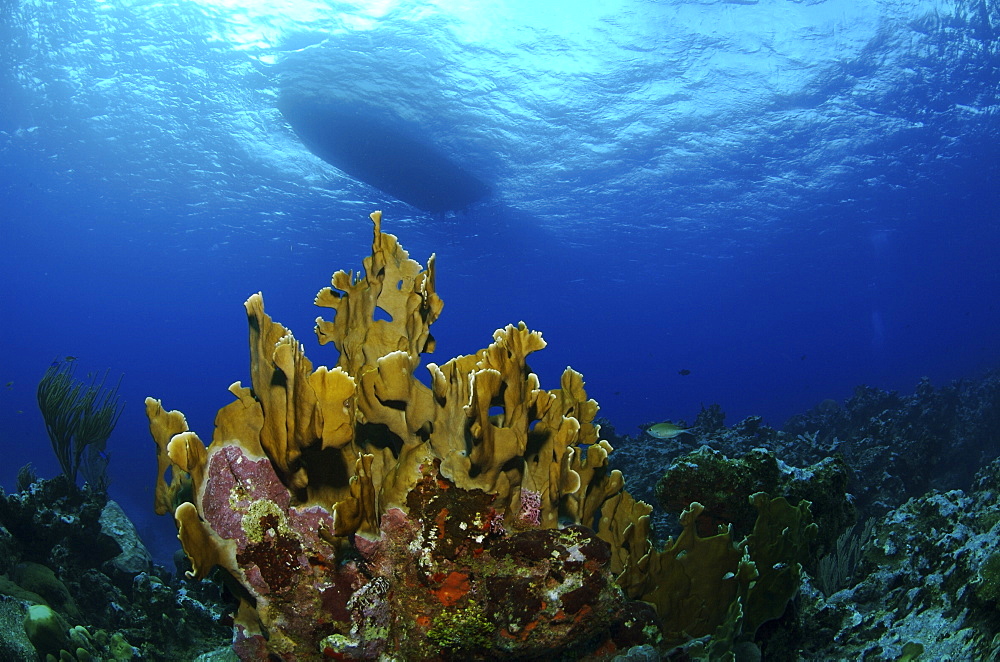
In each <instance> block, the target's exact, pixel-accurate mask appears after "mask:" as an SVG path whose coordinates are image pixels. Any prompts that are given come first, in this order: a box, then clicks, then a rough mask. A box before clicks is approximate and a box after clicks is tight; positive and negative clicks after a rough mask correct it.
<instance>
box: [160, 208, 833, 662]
mask: <svg viewBox="0 0 1000 662" xmlns="http://www.w3.org/2000/svg"><path fill="white" fill-rule="evenodd" d="M372 220H373V221H374V224H375V225H374V240H373V243H372V253H371V255H370V256H369V257H368V258H366V259H365V261H364V270H363V272H361V273H359V274H354V273H347V272H343V271H338V272H337V273H335V274H334V275H333V278H332V284H333V287H330V288H325V289H323V290H321V291H320V293H319V294H318V295H317V297H316V304H317V305H319V306H322V307H326V308H330V309H333V310H334V318H333V320H331V321H327V320H323V319H322V318H321V319H318V320H317V326H316V333H317V336H318V338H319V341H320V343H321V344H326V343H332V344H333V345H334V346H335V347H336V349H337V350H338V358H337V362H336V365H334V366H333V367H326V366H320V367H318V368H315V369H314V368H313V364H312V363H311V362H310V361H309V360H308V359H307V358H306V356H305V354H304V350H303V347H302V345H301V344H300V343H299V342H298V341H296V340H295V338H294V337H293V336H292V334H291V333H290V332H289V331H288V330H287V329H285V328H284V327H283V326H281V325H279V324H277V323H276V322H274V321H273V320H272V319H271V318H270V317H269V316H268V315H267V314H266V313H265V312H264V305H263V297H262V295H260V294H255V295H253V296H251V297H250V299H248V300H247V302H246V304H245V308H246V311H247V316H248V322H249V328H250V356H251V360H250V374H251V387H250V388H248V387H245V386H243V385H242V384H241V383H239V382H237V383H235V384H233V386H231V387H230V391H231V392H232V393H233V395H234V396H235V397H236V399H235V401H233V402H232V403H230V404H229V405H227V406H225V407H223V408H222V409H221V410H220V411H219V413H218V415H217V417H216V429H215V433H214V435H213V440H212V443H211V444H210V445H209V446H208V447H206V446H205V445H204V444H203V443H202V442H201V440H200V439H199V438H198V436H197V435H196V434H195V433H194V432H192V431H190V430H188V428H187V424H186V421H185V419H184V416H183V415H182V414H180V413H179V412H176V411H167V410H165V409H164V408H163V407H162V405H161V403H160V402H159V401H157V400H154V399H152V398H148V399H147V401H146V409H147V415H148V417H149V421H150V431H151V433H152V435H153V437H154V439H155V441H156V445H157V449H158V458H159V474H158V481H157V489H156V506H157V511H158V512H161V513H165V512H169V511H171V510H172V511H173V513H174V518H175V520H176V522H177V525H178V531H179V533H178V537H179V538H180V540H181V543H182V545H183V547H184V550H185V552H186V553H187V555H188V556H189V557H190V559H191V564H192V569H191V571H190V573H189V574H190V576H191V577H193V578H205V577H208V576H209V574H210V573H211V572H212V571H213V569H214V568H220V569H221V571H222V572H224V573H225V574H226V576H227V577H228V582H229V583H230V584H231V585H233V586H234V587H235V592H236V595H237V597H238V599H239V600H240V607H239V609H238V610H237V614H236V616H235V650H236V651H237V653H238V654H239V656H240V657H241V659H246V660H251V659H260V658H262V657H263V656H266V655H278V656H280V657H282V658H283V659H289V660H291V659H296V660H310V659H322V658H323V657H324V656H327V657H336V658H339V659H357V660H365V659H379V658H384V657H386V656H390V657H398V658H400V659H408V660H438V659H494V658H496V657H497V656H503V657H509V658H514V659H526V658H535V657H538V656H542V655H545V654H558V655H564V656H569V657H572V658H574V659H595V660H597V659H610V657H611V656H613V654H615V652H616V651H622V650H629V649H632V648H633V647H637V646H653V647H654V648H655V649H659V650H661V651H664V652H665V651H667V650H669V649H671V648H674V647H678V646H685V647H687V651H688V654H690V653H691V652H692V651H693V650H694V648H695V647H696V646H703V647H707V649H706V650H709V649H710V650H713V651H715V652H716V653H718V654H729V653H728V652H727V651H728V650H729V649H730V648H731V647H733V646H734V645H736V644H737V639H738V638H740V637H742V638H746V637H747V636H750V635H752V633H753V632H754V631H756V629H757V628H758V627H759V626H760V625H761V623H763V622H765V621H767V620H770V619H773V618H776V617H777V616H780V615H781V614H782V613H783V610H784V606H785V604H786V603H787V602H788V600H789V599H791V597H792V596H793V595H794V594H795V591H796V590H797V588H798V580H799V575H800V572H801V563H802V561H803V560H804V559H805V557H806V556H807V551H806V550H807V549H808V546H809V544H810V541H811V540H812V539H813V538H814V537H815V534H816V525H815V524H814V523H812V521H811V514H810V511H809V507H808V504H806V503H805V502H803V503H802V504H800V505H799V506H792V505H790V504H789V503H788V502H787V501H785V499H783V498H775V499H771V498H770V497H768V496H767V495H766V494H764V493H763V492H761V491H760V490H754V491H753V492H754V493H753V494H751V493H750V492H747V493H745V494H743V495H742V496H737V498H742V499H743V500H744V502H745V504H744V505H745V506H746V507H747V508H751V506H750V503H751V501H752V503H753V508H754V509H755V510H756V512H757V513H758V516H757V517H756V518H755V521H754V519H753V518H752V519H750V520H748V522H747V530H746V531H745V532H744V533H746V534H748V535H747V536H746V538H745V539H744V540H743V541H742V542H741V543H739V544H737V543H736V539H735V538H734V536H733V533H732V532H731V530H730V529H728V528H725V527H724V528H723V529H722V530H716V529H717V528H718V527H714V528H713V530H712V531H708V532H706V531H702V532H699V531H697V530H696V527H697V523H698V522H699V521H700V520H699V517H700V516H701V515H702V513H703V511H704V507H703V506H702V505H701V504H699V503H692V502H690V501H689V502H686V503H685V504H684V507H685V508H687V510H685V514H684V515H682V522H683V523H684V531H683V532H682V533H681V534H680V535H679V536H678V537H677V539H676V540H671V541H668V542H667V543H666V544H665V545H664V546H663V547H662V548H657V547H656V546H655V545H654V544H653V542H652V540H651V537H650V533H651V531H650V526H649V514H650V511H651V507H650V506H648V505H647V504H645V503H643V502H640V501H636V500H635V499H633V498H632V497H631V496H630V495H629V494H628V492H626V491H624V489H623V487H624V479H623V476H622V474H621V472H619V471H616V470H613V469H611V468H610V467H609V466H608V458H609V455H610V453H611V452H612V446H611V445H610V444H609V443H608V442H607V441H604V440H602V439H601V438H600V427H599V426H598V425H596V424H595V422H594V417H595V416H596V413H597V404H596V403H595V402H594V401H593V400H590V399H588V398H587V394H586V392H585V390H584V387H583V379H582V376H581V375H580V374H579V373H577V372H575V371H574V370H572V369H571V368H567V369H566V371H565V372H564V373H563V375H562V378H561V382H560V387H559V388H557V389H552V390H546V389H544V388H542V387H541V385H540V384H539V380H538V377H537V376H536V375H535V374H534V373H532V372H531V370H530V368H529V367H528V364H527V357H528V356H529V355H530V354H531V353H532V352H535V351H538V350H540V349H542V348H543V347H544V346H545V342H544V341H543V340H542V337H541V335H540V334H539V333H537V332H534V331H530V330H529V329H528V328H527V327H526V326H525V325H524V324H523V323H522V324H519V325H517V326H513V325H510V326H507V327H506V328H503V329H500V330H498V331H496V333H495V334H494V336H493V343H492V344H490V345H489V346H488V347H487V348H485V349H483V350H480V351H479V352H477V353H475V354H472V355H467V356H460V357H457V358H454V359H451V360H449V361H447V362H445V363H443V364H440V365H438V364H435V363H429V364H428V365H427V369H428V371H429V373H430V374H429V379H428V380H427V382H426V383H424V382H422V381H421V380H419V379H418V378H417V376H416V373H417V369H418V367H419V362H420V355H421V354H422V353H426V352H429V351H431V350H432V349H433V347H434V338H433V336H432V335H431V333H430V325H431V324H432V323H433V322H434V321H435V320H436V319H437V318H438V316H439V314H440V313H441V310H442V307H443V303H442V301H441V299H440V297H439V296H438V295H437V293H436V291H435V286H434V283H435V278H434V275H435V262H434V258H433V256H432V257H431V259H430V260H429V261H428V265H427V268H426V270H424V269H423V268H422V267H421V266H420V265H419V264H418V263H416V262H415V261H413V260H411V259H409V256H408V255H407V253H406V252H405V251H404V250H403V249H402V247H401V246H400V245H399V243H398V241H397V240H396V238H395V237H394V236H392V235H390V234H386V233H383V232H382V231H381V215H380V214H379V213H378V212H376V213H375V214H372ZM771 461H772V463H773V458H772V459H771ZM167 473H169V474H170V481H169V482H168V481H167V478H166V475H167ZM692 501H693V499H692ZM720 521H721V520H720ZM751 528H752V529H753V530H752V532H751V530H750V529H751ZM417 615H419V616H417ZM692 640H695V641H696V643H694V644H693V643H692ZM640 650H641V649H640Z"/></svg>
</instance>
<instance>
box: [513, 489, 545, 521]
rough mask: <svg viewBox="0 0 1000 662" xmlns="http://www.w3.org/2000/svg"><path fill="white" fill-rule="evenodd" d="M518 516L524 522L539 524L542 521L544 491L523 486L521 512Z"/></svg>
mask: <svg viewBox="0 0 1000 662" xmlns="http://www.w3.org/2000/svg"><path fill="white" fill-rule="evenodd" d="M518 517H519V518H520V520H521V521H522V522H527V523H529V524H531V525H532V526H538V525H539V524H541V522H542V493H541V492H536V491H534V490H529V489H526V488H523V487H522V488H521V512H520V513H519V514H518Z"/></svg>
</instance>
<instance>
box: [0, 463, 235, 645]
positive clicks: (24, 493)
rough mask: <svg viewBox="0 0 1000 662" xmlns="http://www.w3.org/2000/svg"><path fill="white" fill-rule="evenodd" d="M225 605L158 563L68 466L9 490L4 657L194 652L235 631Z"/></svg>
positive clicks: (1, 601) (2, 546) (1, 503)
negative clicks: (223, 620) (225, 621)
mask: <svg viewBox="0 0 1000 662" xmlns="http://www.w3.org/2000/svg"><path fill="white" fill-rule="evenodd" d="M225 608H226V607H225V606H224V605H222V604H221V603H220V602H219V594H218V591H217V590H214V589H213V587H212V586H211V585H209V584H204V585H189V586H184V585H182V584H180V583H179V582H178V581H176V580H175V579H173V578H171V577H170V576H169V575H168V574H167V573H166V572H164V571H163V569H161V568H154V567H153V565H152V563H151V561H150V556H149V553H148V552H147V551H146V549H145V547H144V546H143V544H142V542H141V541H140V540H139V536H138V534H137V532H136V530H135V527H134V526H133V525H132V523H131V522H130V521H129V520H128V518H127V517H126V516H125V513H124V512H123V511H122V509H121V507H120V506H119V505H118V504H117V503H115V502H114V501H112V500H109V499H108V498H107V495H106V494H104V493H103V492H101V491H98V490H92V489H90V488H89V487H85V488H84V489H82V490H81V489H79V488H77V487H76V486H74V485H72V484H71V483H70V482H69V479H68V477H66V476H64V475H61V476H58V477H56V478H54V479H51V480H35V481H33V482H31V483H29V484H28V485H26V486H24V489H23V490H21V491H19V492H16V493H12V494H9V495H8V494H3V493H2V492H0V623H4V624H6V625H5V627H4V629H3V631H2V632H0V659H4V660H8V659H9V660H31V659H35V655H36V653H37V654H38V655H39V656H40V658H41V659H43V660H44V659H46V655H49V656H51V657H50V658H49V659H64V660H73V659H77V660H89V659H104V660H115V661H119V660H133V659H143V660H178V659H193V658H194V657H195V656H197V655H198V654H199V653H201V652H205V651H208V650H211V649H213V648H215V647H217V646H218V645H219V642H220V640H221V639H222V638H223V637H225V634H226V631H227V629H228V628H227V627H226V626H223V625H220V624H219V620H220V617H221V615H222V613H223V610H224V609H225Z"/></svg>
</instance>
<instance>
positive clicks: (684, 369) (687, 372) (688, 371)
mask: <svg viewBox="0 0 1000 662" xmlns="http://www.w3.org/2000/svg"><path fill="white" fill-rule="evenodd" d="M677 374H678V375H681V376H682V377H683V376H684V375H690V374H691V371H690V370H688V369H687V368H681V369H680V370H678V371H677Z"/></svg>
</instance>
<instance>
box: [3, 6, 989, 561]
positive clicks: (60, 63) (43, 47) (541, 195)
mask: <svg viewBox="0 0 1000 662" xmlns="http://www.w3.org/2000/svg"><path fill="white" fill-rule="evenodd" d="M998 87H1000V3H998V2H997V1H996V0H977V1H965V0H962V1H957V2H956V1H945V0H942V1H917V0H896V1H889V0H882V1H875V0H829V1H826V2H823V1H819V0H809V1H804V2H793V1H790V0H761V1H760V2H756V3H754V2H711V1H702V2H679V1H676V2H665V1H652V0H646V1H643V0H622V1H620V2H600V3H597V2H593V3H580V2H577V1H565V2H558V1H554V2H546V3H542V4H539V3H537V2H458V1H456V2H438V3H425V2H392V1H390V0H385V1H384V2H378V3H373V2H370V1H363V2H354V3H352V2H336V3H334V2H325V1H323V0H295V1H291V0H289V1H286V2H267V3H265V2H260V3H253V2H235V1H230V0H203V1H201V2H195V1H181V0H174V1H172V2H154V1H141V2H139V1H136V2H132V1H122V0H107V1H97V0H65V1H61V2H44V1H42V0H33V1H27V0H21V1H18V0H0V233H2V234H0V260H2V261H0V264H2V265H3V271H2V277H3V288H2V289H3V294H2V295H0V311H2V312H3V323H2V324H0V348H2V359H0V384H4V385H6V386H4V387H3V388H0V448H2V449H3V452H4V461H3V463H2V464H0V483H2V484H3V485H4V486H5V487H6V488H7V489H10V488H11V487H12V486H13V479H14V475H15V473H16V470H17V468H18V467H20V466H21V465H22V464H24V463H25V462H28V461H31V462H33V463H34V464H35V466H36V467H37V468H38V471H39V473H40V474H41V475H42V476H52V475H55V474H56V473H58V470H59V469H58V465H57V464H56V462H55V459H54V457H53V456H52V454H51V452H50V450H49V447H48V438H47V436H46V433H45V428H44V424H43V421H42V418H41V415H40V414H39V412H38V409H37V406H36V404H35V385H36V384H37V382H38V380H39V378H40V377H41V376H42V374H43V373H44V371H45V369H46V368H47V367H48V366H49V364H50V363H51V362H52V361H53V359H55V358H60V357H64V356H66V355H72V356H76V357H78V371H77V372H78V374H77V376H78V377H81V376H84V375H85V373H86V372H87V371H97V370H100V371H103V370H104V369H105V368H110V370H111V374H112V375H113V376H114V375H117V374H121V373H124V375H125V378H124V381H123V383H122V391H121V395H122V398H123V400H124V401H125V402H126V403H127V407H126V410H125V413H124V415H123V416H122V418H121V421H120V422H119V424H118V426H117V429H116V430H115V432H114V435H113V436H112V437H111V440H110V441H109V444H108V450H109V452H110V454H111V464H110V473H111V477H112V485H111V495H112V497H114V498H115V499H117V500H119V501H120V502H121V503H122V504H123V505H124V507H125V508H126V510H127V511H128V512H129V514H130V515H132V517H133V518H134V519H136V520H137V521H138V522H139V525H140V529H141V530H142V531H143V533H144V534H145V535H146V536H147V538H148V540H149V541H150V544H152V545H153V546H154V547H156V548H157V549H158V550H160V551H161V553H162V550H163V549H170V548H173V547H175V546H176V541H172V539H171V536H172V532H171V529H172V525H171V523H170V522H169V520H168V518H162V519H160V520H157V521H154V518H153V517H152V516H151V515H150V509H151V502H152V485H153V481H154V477H155V464H154V445H153V443H152V441H151V438H150V436H149V433H148V429H147V422H146V418H145V415H144V410H143V405H142V402H143V399H144V398H145V397H146V396H148V395H149V396H153V397H156V398H161V399H162V400H163V403H164V405H165V406H166V407H167V408H169V409H175V408H176V409H180V410H182V411H183V412H185V414H187V417H188V421H189V423H190V425H191V427H192V428H193V429H195V430H196V431H198V432H199V434H200V435H201V437H202V438H203V439H205V440H206V441H207V440H209V439H210V438H211V432H212V421H213V417H214V413H215V411H216V410H217V409H218V408H219V407H221V406H223V405H225V404H227V403H228V402H230V401H231V399H232V396H231V395H230V394H229V393H228V392H227V391H226V389H227V387H228V386H229V385H230V384H231V383H233V382H235V381H237V380H243V381H244V382H247V383H248V368H247V359H248V350H247V331H246V320H245V315H244V312H243V308H242V306H241V304H242V302H243V301H244V300H245V299H246V297H247V296H249V295H250V294H252V293H254V292H256V291H258V290H260V291H263V292H264V297H265V302H266V305H267V311H268V312H269V313H270V314H271V315H272V316H273V317H274V318H275V319H276V320H278V321H280V322H282V323H283V324H285V325H286V326H288V327H290V328H291V329H292V330H293V331H294V332H295V334H296V336H297V337H298V338H299V339H300V340H301V341H303V342H304V343H305V345H306V351H307V354H308V356H309V357H310V358H311V359H312V360H313V361H314V362H315V363H327V364H333V363H334V362H335V355H334V354H333V352H334V351H335V350H333V349H332V347H331V346H326V347H322V348H320V347H319V346H318V345H317V343H316V341H315V337H314V336H313V333H312V327H313V322H314V319H315V317H316V316H317V315H320V314H324V315H325V313H326V312H327V311H325V310H320V309H318V308H315V307H314V306H313V305H312V298H313V296H314V294H315V293H316V292H317V291H318V290H319V289H320V288H322V287H324V286H326V285H328V284H329V277H330V275H331V274H332V273H333V271H335V270H337V269H341V268H343V269H348V270H349V269H355V270H356V269H358V268H360V265H361V259H362V258H363V257H364V256H365V255H367V251H368V248H369V246H370V232H371V231H370V222H369V221H368V213H369V212H371V211H372V210H374V209H381V210H383V212H384V224H383V226H384V230H386V231H388V232H392V233H394V234H397V235H398V236H399V237H400V238H401V241H402V242H403V245H404V246H406V247H407V249H408V250H409V251H410V253H411V255H412V256H413V257H414V258H416V259H418V260H420V261H421V262H423V261H425V260H426V258H427V256H428V255H429V254H430V253H432V252H436V253H437V256H438V257H437V266H438V283H437V285H438V292H439V293H440V294H441V296H442V297H443V299H444V301H445V309H444V312H443V315H442V318H441V319H440V321H439V322H438V323H437V324H436V325H435V326H434V328H433V332H434V334H435V336H436V337H437V339H438V349H437V352H435V354H434V355H432V356H431V357H429V360H433V361H436V362H443V361H445V360H447V359H448V358H450V357H452V356H454V355H456V354H464V353H471V352H474V351H475V350H477V349H479V348H481V347H483V346H485V345H486V344H488V342H489V341H490V339H491V334H492V332H493V330H494V329H496V328H498V327H501V326H503V325H506V324H508V323H511V322H514V323H516V322H517V321H519V320H524V321H525V322H526V323H527V324H528V325H529V326H531V327H532V328H535V329H538V330H541V331H542V332H543V334H544V337H545V339H546V340H547V341H548V342H549V347H548V348H547V349H545V350H544V351H543V352H541V353H539V354H536V355H535V356H534V357H532V361H531V365H532V367H533V368H534V369H535V371H536V372H537V373H538V374H539V375H540V377H541V381H542V385H543V386H545V387H548V388H554V387H556V386H557V385H558V376H559V373H560V372H561V371H562V369H563V368H564V367H565V366H566V365H572V366H573V367H574V368H576V369H578V370H580V371H581V372H583V374H584V376H585V378H586V380H587V387H588V390H589V393H590V395H591V396H592V397H594V398H596V399H597V400H598V401H599V402H600V404H601V407H602V410H601V413H602V415H604V416H607V417H608V418H609V419H610V420H611V422H612V423H613V424H614V425H615V427H616V428H617V430H618V431H619V432H620V433H635V432H638V426H639V425H640V424H643V423H649V422H653V421H658V420H664V419H673V420H678V419H685V420H687V421H688V422H690V421H692V420H693V418H694V416H695V415H696V414H697V412H698V410H699V409H700V407H701V406H702V405H705V406H707V405H709V404H712V403H719V404H720V405H721V406H722V407H723V409H724V410H725V411H726V412H727V414H728V419H727V421H728V422H729V423H733V422H735V421H737V420H739V419H740V418H742V417H744V416H748V415H752V414H759V415H762V416H764V417H765V419H766V420H767V421H768V422H769V423H771V424H772V425H776V426H780V425H781V424H782V422H783V421H784V420H785V419H786V418H787V417H789V416H791V415H792V414H795V413H797V412H800V411H803V410H805V409H808V408H809V407H812V406H813V405H815V404H816V403H817V402H819V401H821V400H823V399H825V398H835V399H838V400H843V399H846V398H847V397H849V396H850V394H851V392H852V389H853V387H854V386H856V385H858V384H862V383H865V384H870V385H874V386H879V387H883V388H888V389H900V390H903V391H909V390H910V389H912V387H913V386H914V385H915V383H916V381H917V379H919V378H920V377H922V376H928V377H930V378H931V379H932V381H933V382H934V383H937V384H941V383H943V382H946V381H947V380H951V379H955V378H960V377H963V376H974V375H977V374H979V373H981V372H982V371H984V370H986V369H991V368H996V367H998V364H1000V351H998V343H997V340H998V330H1000V308H998V305H997V295H998V294H1000V269H998V267H997V263H996V247H997V246H998V245H1000V218H998V216H1000V186H998V179H1000V177H998V175H1000V92H998ZM286 94H295V95H298V96H300V97H304V98H311V99H320V100H325V101H331V102H336V103H338V104H345V105H348V106H351V105H357V107H359V108H366V109H377V110H378V112H379V113H381V114H382V115H384V116H385V117H389V118H393V121H394V122H396V126H397V127H399V128H400V129H401V130H405V131H408V132H409V133H410V134H411V135H412V136H413V138H414V140H418V141H420V142H422V143H425V144H428V145H433V146H435V148H436V149H438V150H439V151H440V152H441V153H442V154H445V155H446V156H447V157H448V158H450V159H451V160H452V161H454V162H455V163H457V164H460V165H461V166H462V167H463V168H464V169H466V170H467V171H468V172H470V173H472V174H474V175H475V176H476V177H477V178H479V179H480V180H482V181H483V182H486V183H487V184H488V185H489V186H490V187H491V190H492V193H491V195H490V197H489V198H487V199H486V200H484V201H482V202H480V203H477V204H475V205H473V206H472V207H471V208H469V209H468V210H466V211H463V212H458V213H452V212H448V213H444V214H429V213H425V212H421V211H420V210H418V209H415V208H413V207H410V206H408V205H406V204H405V203H402V202H400V201H397V200H394V199H392V198H391V197H389V196H387V195H386V194H384V193H382V192H380V191H379V190H377V189H375V188H372V187H371V186H368V185H366V184H365V183H364V182H361V181H358V180H355V179H352V178H351V177H349V176H347V175H345V174H344V173H343V172H341V171H339V170H337V169H335V168H333V167H332V166H330V165H328V164H326V163H324V162H323V161H322V160H320V159H319V158H317V157H315V156H313V154H311V153H310V152H309V151H308V150H307V149H306V148H305V147H304V146H303V144H302V143H301V142H300V141H299V139H298V138H297V136H296V135H295V133H294V132H293V131H292V129H291V128H290V127H289V125H288V124H287V122H286V121H285V120H284V119H283V117H282V115H281V114H280V113H279V112H278V110H277V101H278V99H279V98H280V97H281V96H282V95H286ZM681 370H685V371H690V374H686V375H682V374H680V372H679V371H681ZM8 382H9V384H8ZM651 443H652V442H651Z"/></svg>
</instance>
